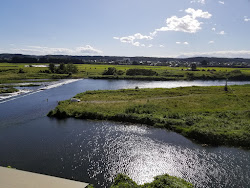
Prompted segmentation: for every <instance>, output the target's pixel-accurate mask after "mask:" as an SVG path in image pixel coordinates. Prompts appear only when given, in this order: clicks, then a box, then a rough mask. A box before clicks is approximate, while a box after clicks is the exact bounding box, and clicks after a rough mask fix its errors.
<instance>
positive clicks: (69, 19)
mask: <svg viewBox="0 0 250 188" xmlns="http://www.w3.org/2000/svg"><path fill="white" fill-rule="evenodd" d="M0 7H1V11H0V53H21V54H29V55H48V54H51V55H59V54H60V55H102V56H147V57H183V58H184V57H194V56H208V57H229V58H231V57H242V58H250V0H221V1H219V0H1V1H0Z"/></svg>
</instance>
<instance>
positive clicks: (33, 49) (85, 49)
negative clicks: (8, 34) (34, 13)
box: [8, 45, 103, 55]
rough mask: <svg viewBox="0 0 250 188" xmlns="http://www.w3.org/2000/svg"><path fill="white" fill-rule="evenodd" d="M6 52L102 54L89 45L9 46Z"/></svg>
mask: <svg viewBox="0 0 250 188" xmlns="http://www.w3.org/2000/svg"><path fill="white" fill-rule="evenodd" d="M8 52H12V53H21V54H29V55H97V54H102V53H103V52H102V51H101V50H98V49H95V48H94V47H92V46H90V45H86V46H80V47H76V48H74V49H70V48H51V47H44V46H25V47H20V48H11V49H9V50H8Z"/></svg>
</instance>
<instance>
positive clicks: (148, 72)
mask: <svg viewBox="0 0 250 188" xmlns="http://www.w3.org/2000/svg"><path fill="white" fill-rule="evenodd" d="M126 75H128V76H137V75H142V76H157V75H158V73H157V72H155V71H153V70H152V69H128V70H127V72H126Z"/></svg>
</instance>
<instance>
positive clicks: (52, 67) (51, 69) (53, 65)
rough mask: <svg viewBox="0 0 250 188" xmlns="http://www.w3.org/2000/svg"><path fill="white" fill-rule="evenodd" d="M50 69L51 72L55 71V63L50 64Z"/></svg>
mask: <svg viewBox="0 0 250 188" xmlns="http://www.w3.org/2000/svg"><path fill="white" fill-rule="evenodd" d="M49 70H50V72H52V73H54V72H55V71H56V67H55V64H53V63H50V64H49Z"/></svg>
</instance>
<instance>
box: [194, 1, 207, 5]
mask: <svg viewBox="0 0 250 188" xmlns="http://www.w3.org/2000/svg"><path fill="white" fill-rule="evenodd" d="M190 3H201V4H203V5H204V4H205V3H206V1H205V0H192V1H190Z"/></svg>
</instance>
